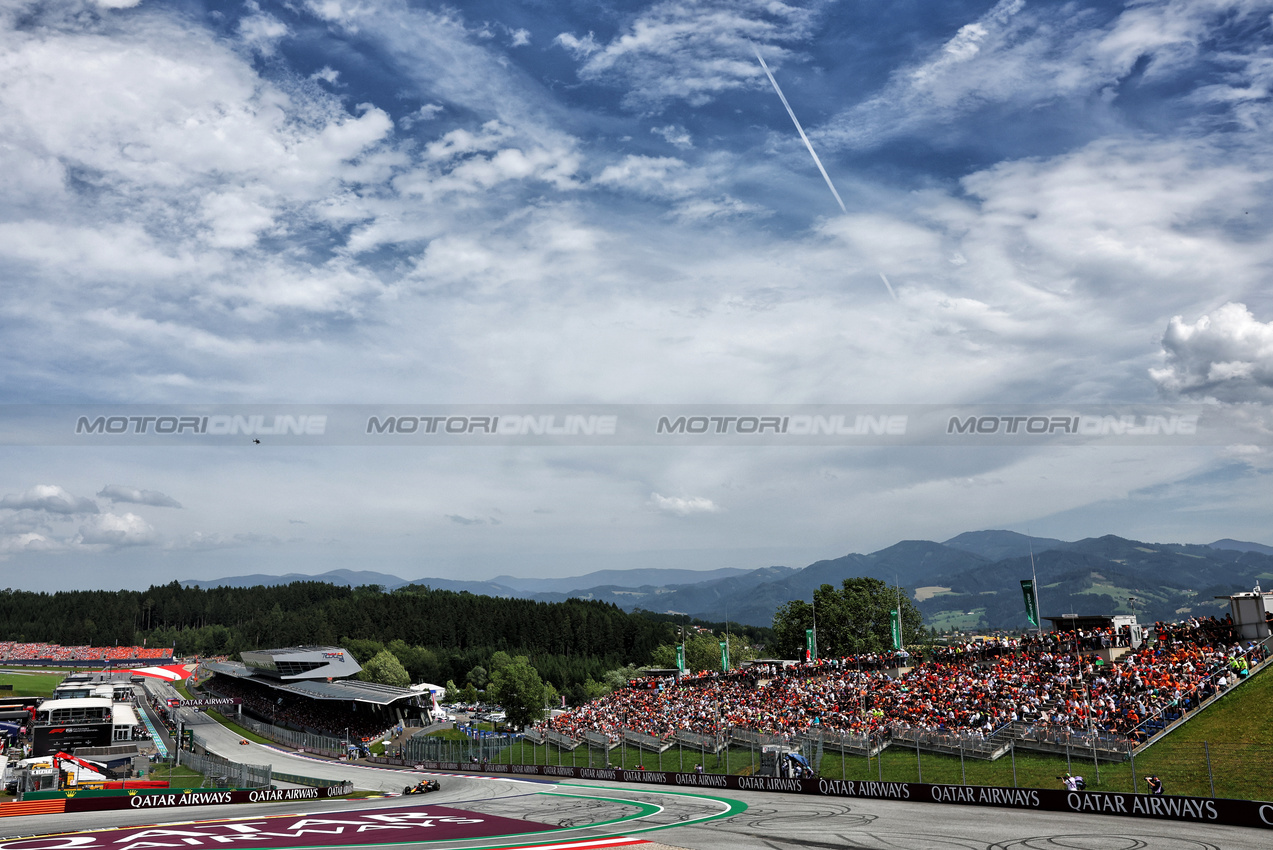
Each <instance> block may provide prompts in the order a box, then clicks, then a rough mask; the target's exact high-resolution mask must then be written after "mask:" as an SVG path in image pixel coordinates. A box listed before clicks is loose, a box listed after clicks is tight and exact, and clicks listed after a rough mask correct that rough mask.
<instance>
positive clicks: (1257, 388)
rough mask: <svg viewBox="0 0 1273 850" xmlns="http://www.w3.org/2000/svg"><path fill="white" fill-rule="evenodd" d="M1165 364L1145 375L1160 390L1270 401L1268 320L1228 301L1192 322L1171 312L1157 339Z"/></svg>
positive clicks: (1272, 338) (1271, 334) (1271, 331)
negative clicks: (1262, 320) (1161, 334)
mask: <svg viewBox="0 0 1273 850" xmlns="http://www.w3.org/2000/svg"><path fill="white" fill-rule="evenodd" d="M1162 346H1163V354H1164V357H1165V359H1166V365H1165V366H1164V367H1162V368H1160V369H1151V370H1150V373H1149V374H1150V377H1151V378H1152V379H1153V380H1154V382H1155V383H1157V384H1158V386H1159V387H1161V388H1162V389H1163V390H1164V391H1166V392H1169V393H1172V394H1179V395H1184V396H1195V397H1199V396H1201V397H1211V398H1216V399H1220V400H1222V401H1264V402H1268V401H1273V322H1260V321H1259V320H1257V319H1256V318H1255V316H1254V315H1253V314H1252V313H1251V311H1250V310H1248V309H1247V307H1246V305H1245V304H1235V303H1229V304H1225V305H1224V306H1222V307H1220V308H1218V309H1216V310H1213V311H1212V312H1211V313H1209V314H1207V315H1203V316H1200V317H1198V320H1197V321H1196V322H1193V323H1192V324H1191V323H1189V322H1186V321H1185V319H1184V317H1183V316H1174V317H1173V318H1172V320H1171V322H1170V323H1169V324H1168V326H1167V330H1166V332H1165V333H1164V334H1163V338H1162Z"/></svg>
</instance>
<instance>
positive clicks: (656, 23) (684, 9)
mask: <svg viewBox="0 0 1273 850" xmlns="http://www.w3.org/2000/svg"><path fill="white" fill-rule="evenodd" d="M825 5H826V4H825V3H822V2H814V3H811V4H810V6H809V7H808V8H806V7H803V6H799V5H796V4H795V3H785V2H781V0H700V2H695V3H683V2H677V0H664V2H658V3H655V4H653V5H652V6H649V7H648V8H646V9H643V10H642V11H640V12H638V13H637V14H636V15H635V16H634V17H633V18H632V20H631V22H630V23H629V24H628V25H627V26H626V27H624V28H623V31H622V32H621V33H620V34H619V35H617V36H616V37H615V38H613V39H612V40H611V41H610V42H609V43H608V44H599V43H598V42H597V40H596V39H595V37H594V36H593V34H592V33H588V35H586V36H583V37H579V36H574V35H571V34H569V33H562V34H560V35H558V36H557V38H556V40H555V42H554V43H556V44H559V45H561V46H562V47H564V48H565V49H566V50H567V51H569V52H570V53H571V55H573V56H574V57H575V58H577V59H580V60H582V61H581V64H580V66H579V76H580V78H581V79H584V80H588V81H593V82H600V83H603V84H613V85H618V86H621V87H623V88H625V89H626V93H625V95H624V97H623V101H624V103H625V104H626V105H627V106H629V107H632V108H635V109H641V110H650V111H659V110H661V109H662V108H663V107H664V106H665V105H666V104H667V103H668V102H670V101H674V100H684V101H686V102H688V103H689V104H690V105H691V106H703V105H704V104H707V103H709V102H710V101H712V100H713V99H715V98H716V97H718V96H719V95H721V94H722V93H724V92H727V91H730V90H734V89H740V88H750V87H759V86H760V85H762V84H763V83H764V78H763V76H760V75H761V70H760V67H759V65H758V64H757V63H756V58H755V55H754V54H753V52H752V47H751V45H752V44H753V43H754V44H757V45H761V46H762V47H763V48H764V53H765V58H766V61H767V62H769V63H770V64H771V65H772V66H777V65H779V64H780V63H781V62H782V60H783V59H784V58H787V57H790V56H791V55H792V54H791V52H790V51H789V50H788V49H787V48H785V47H783V46H782V45H783V44H792V43H796V42H799V41H800V40H802V39H805V38H808V37H809V36H810V35H811V34H812V32H813V25H814V23H815V22H816V21H817V20H818V18H819V16H820V15H821V12H822V9H823V8H824V7H825Z"/></svg>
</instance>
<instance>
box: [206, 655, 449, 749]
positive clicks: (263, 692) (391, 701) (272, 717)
mask: <svg viewBox="0 0 1273 850" xmlns="http://www.w3.org/2000/svg"><path fill="white" fill-rule="evenodd" d="M241 657H242V659H243V663H241V664H239V663H235V662H228V661H219V662H218V661H213V662H205V663H204V665H203V667H204V669H205V670H206V671H208V672H210V673H212V674H213V675H212V678H210V679H208V680H207V681H206V682H205V683H204V685H203V688H204V689H206V690H208V691H211V692H213V693H216V694H218V695H221V696H226V697H239V698H241V699H242V700H243V703H242V707H243V709H244V710H245V711H247V712H248V713H249V714H252V715H255V716H256V717H258V718H259V719H260V720H262V721H264V722H269V723H276V724H278V725H280V726H284V727H288V728H293V729H298V730H302V731H306V732H315V733H319V734H328V735H332V734H336V735H339V734H341V733H342V732H344V730H346V729H349V730H352V731H354V732H357V733H359V734H356V735H355V737H369V736H371V735H375V734H379V733H380V732H382V731H384V730H385V729H387V728H389V727H391V726H394V725H395V724H397V723H401V722H406V721H407V720H408V719H409V718H412V717H417V716H419V715H421V714H422V713H425V712H426V711H427V708H425V706H426V705H427V704H428V703H429V701H430V700H429V696H428V694H423V695H422V694H421V693H420V692H419V691H413V690H411V689H410V688H399V687H395V686H393V685H381V684H378V683H376V682H364V681H360V680H358V679H353V678H350V677H352V676H355V675H357V674H358V673H359V672H361V671H362V666H361V665H359V663H358V662H357V661H356V660H355V659H354V657H353V655H352V654H351V653H350V652H349V651H348V650H346V649H343V648H341V647H338V646H293V647H285V648H282V649H261V650H254V651H251V652H244V653H242V655H241Z"/></svg>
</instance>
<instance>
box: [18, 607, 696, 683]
mask: <svg viewBox="0 0 1273 850" xmlns="http://www.w3.org/2000/svg"><path fill="white" fill-rule="evenodd" d="M674 631H675V630H674V628H673V626H672V625H671V624H669V623H667V622H659V621H657V620H655V619H651V618H648V617H645V616H642V615H640V614H628V613H626V612H624V611H622V610H620V609H619V608H618V607H616V606H614V605H611V604H609V603H603V602H592V601H584V600H578V599H571V600H568V601H566V602H556V603H546V602H535V601H532V600H528V599H510V598H499V597H492V596H475V595H472V594H469V593H455V592H452V591H445V590H432V589H430V588H427V587H420V586H415V585H411V586H407V587H403V588H399V589H396V590H394V591H393V592H390V593H385V592H383V591H382V590H381V589H380V588H379V587H376V586H367V587H357V588H348V587H341V586H337V585H331V584H326V583H323V582H296V583H293V584H289V585H279V586H274V587H251V588H235V587H219V588H209V589H202V588H197V587H182V586H180V585H179V584H178V583H177V582H172V583H171V584H167V585H163V586H152V587H151V588H149V589H147V590H144V591H134V590H117V591H103V590H79V591H75V590H72V591H61V592H57V593H33V592H28V591H22V590H12V589H6V590H4V591H2V592H0V635H2V636H3V637H4V639H7V640H13V641H19V642H47V643H59V644H63V645H66V646H80V645H92V646H111V645H116V644H119V645H142V644H143V643H145V644H147V645H149V646H172V647H173V648H174V651H175V653H176V654H177V655H179V656H193V655H199V656H220V655H224V656H231V657H235V658H237V656H238V653H240V652H242V651H243V650H245V649H263V648H272V647H283V646H298V645H336V646H345V647H347V648H348V649H349V650H350V651H351V652H353V653H354V655H355V657H357V658H358V659H359V660H360V661H366V660H367V659H368V658H369V657H371V656H372V655H374V654H375V653H376V652H378V651H379V650H380V649H381V648H388V649H389V650H390V651H391V652H393V653H394V654H395V655H396V656H398V658H399V660H400V661H401V662H402V664H403V666H404V667H405V668H406V669H407V672H408V673H409V674H410V675H411V678H412V681H427V682H435V683H444V682H446V681H448V680H455V681H459V682H463V681H464V680H465V676H466V675H467V673H468V672H469V671H471V670H472V669H473V668H474V667H478V666H481V665H484V664H486V663H487V661H488V660H489V659H490V656H491V655H493V654H494V653H495V652H499V651H504V652H508V653H510V654H515V655H525V656H528V657H529V658H530V660H531V663H532V664H533V665H534V666H535V668H536V669H537V670H538V671H539V673H540V675H541V676H543V678H544V680H545V681H547V682H550V683H552V684H553V685H554V686H555V687H556V688H557V689H559V690H560V691H561V692H563V693H570V692H573V691H575V690H577V689H578V688H579V687H581V686H582V685H583V683H584V682H586V681H587V680H588V679H590V678H591V679H601V678H602V677H603V676H604V674H605V672H606V671H607V670H612V669H615V668H618V667H623V666H625V665H629V664H644V663H646V662H647V661H648V660H649V658H650V657H651V654H652V653H653V651H654V650H655V649H656V648H657V647H658V646H659V645H660V644H666V643H670V642H672V641H673V640H674V639H675V638H674Z"/></svg>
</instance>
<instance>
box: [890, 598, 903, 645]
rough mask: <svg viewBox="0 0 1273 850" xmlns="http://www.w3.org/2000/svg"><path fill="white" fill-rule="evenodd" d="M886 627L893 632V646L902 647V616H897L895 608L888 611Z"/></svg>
mask: <svg viewBox="0 0 1273 850" xmlns="http://www.w3.org/2000/svg"><path fill="white" fill-rule="evenodd" d="M888 627H889V631H890V632H892V633H893V648H894V649H901V648H902V618H901V617H900V616H898V613H897V609H896V608H894V609H893V610H892V611H889V612H888Z"/></svg>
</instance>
